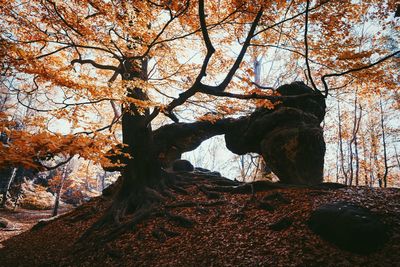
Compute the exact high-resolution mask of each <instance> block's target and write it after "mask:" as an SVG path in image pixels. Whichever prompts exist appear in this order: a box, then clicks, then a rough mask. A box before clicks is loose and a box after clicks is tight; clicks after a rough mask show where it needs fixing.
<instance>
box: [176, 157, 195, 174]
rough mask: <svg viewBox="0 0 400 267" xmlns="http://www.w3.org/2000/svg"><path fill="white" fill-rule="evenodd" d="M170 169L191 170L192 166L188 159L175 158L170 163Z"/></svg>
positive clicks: (177, 170) (192, 169) (178, 170)
mask: <svg viewBox="0 0 400 267" xmlns="http://www.w3.org/2000/svg"><path fill="white" fill-rule="evenodd" d="M172 170H173V171H174V172H192V171H194V167H193V165H192V163H190V161H188V160H185V159H177V160H175V161H174V163H173V164H172Z"/></svg>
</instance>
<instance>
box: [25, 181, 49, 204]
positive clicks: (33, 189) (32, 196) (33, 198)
mask: <svg viewBox="0 0 400 267" xmlns="http://www.w3.org/2000/svg"><path fill="white" fill-rule="evenodd" d="M21 190H22V194H21V195H22V197H21V200H20V201H19V204H20V206H21V207H22V208H25V209H35V210H46V209H52V208H53V206H54V202H55V196H54V195H53V194H52V193H50V192H47V191H46V188H44V187H42V186H40V185H35V184H33V183H32V182H31V181H27V182H26V183H24V184H22V187H21Z"/></svg>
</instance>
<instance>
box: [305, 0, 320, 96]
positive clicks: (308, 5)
mask: <svg viewBox="0 0 400 267" xmlns="http://www.w3.org/2000/svg"><path fill="white" fill-rule="evenodd" d="M309 7H310V0H307V4H306V16H305V17H306V18H305V23H304V47H305V59H306V66H307V74H308V78H309V79H310V82H311V85H312V87H313V88H314V90H315V91H317V92H320V91H319V90H318V88H317V86H316V85H315V83H314V80H313V78H312V75H311V68H310V64H309V62H308V38H307V31H308V13H309Z"/></svg>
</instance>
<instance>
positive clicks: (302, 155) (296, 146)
mask: <svg viewBox="0 0 400 267" xmlns="http://www.w3.org/2000/svg"><path fill="white" fill-rule="evenodd" d="M261 154H262V156H263V158H264V160H265V162H266V164H267V165H268V166H269V167H270V168H271V169H272V171H273V172H274V173H275V174H276V175H277V176H278V177H279V180H280V181H281V182H282V183H288V184H307V185H314V184H319V183H321V182H322V181H323V166H324V155H325V142H324V138H323V131H322V129H321V127H320V126H319V125H313V124H306V123H303V122H298V123H295V124H292V125H286V126H282V127H277V128H275V129H274V130H273V131H271V132H270V133H268V134H267V135H266V136H265V137H264V139H263V140H262V142H261Z"/></svg>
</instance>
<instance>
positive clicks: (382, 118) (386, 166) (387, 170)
mask: <svg viewBox="0 0 400 267" xmlns="http://www.w3.org/2000/svg"><path fill="white" fill-rule="evenodd" d="M379 107H380V111H381V130H382V145H383V160H384V164H385V170H384V174H383V177H382V180H383V187H387V176H388V172H389V166H388V158H387V151H386V131H385V119H384V114H383V105H382V96H380V98H379Z"/></svg>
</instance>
